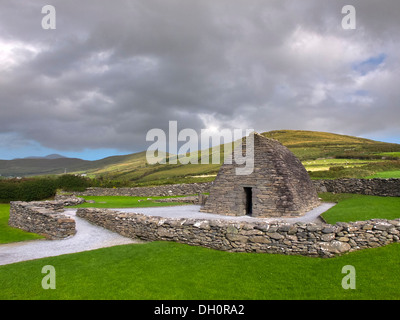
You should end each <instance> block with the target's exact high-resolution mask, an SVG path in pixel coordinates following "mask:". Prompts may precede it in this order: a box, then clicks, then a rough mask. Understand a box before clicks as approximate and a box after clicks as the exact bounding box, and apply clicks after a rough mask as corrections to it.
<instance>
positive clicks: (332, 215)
mask: <svg viewBox="0 0 400 320" xmlns="http://www.w3.org/2000/svg"><path fill="white" fill-rule="evenodd" d="M319 196H320V197H321V198H322V199H323V200H324V201H327V202H337V205H335V206H334V207H333V208H331V209H329V210H328V211H326V212H324V213H323V214H322V217H323V218H324V219H325V221H326V222H328V223H330V224H335V223H336V222H351V221H353V222H354V221H361V220H370V219H388V220H391V219H397V218H400V198H398V197H377V196H366V195H360V194H332V193H322V194H319Z"/></svg>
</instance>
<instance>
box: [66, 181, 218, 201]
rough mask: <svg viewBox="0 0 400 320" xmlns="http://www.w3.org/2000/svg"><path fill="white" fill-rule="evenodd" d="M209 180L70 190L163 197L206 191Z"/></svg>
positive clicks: (77, 194)
mask: <svg viewBox="0 0 400 320" xmlns="http://www.w3.org/2000/svg"><path fill="white" fill-rule="evenodd" d="M210 185H211V182H205V183H187V184H171V185H162V186H156V187H134V188H88V189H86V190H85V191H83V192H72V193H71V194H73V195H76V196H129V197H157V196H158V197H163V196H181V195H182V196H184V195H192V194H198V193H203V192H208V191H209V189H210Z"/></svg>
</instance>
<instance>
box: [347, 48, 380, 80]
mask: <svg viewBox="0 0 400 320" xmlns="http://www.w3.org/2000/svg"><path fill="white" fill-rule="evenodd" d="M386 58H387V55H386V54H385V53H381V54H379V55H377V56H375V57H371V58H369V59H367V60H364V61H361V62H358V63H354V64H353V66H352V69H353V70H355V71H358V72H359V73H361V75H363V76H364V75H366V74H367V73H369V72H371V71H373V70H375V69H376V68H377V67H378V66H379V65H381V64H382V63H383V62H384V61H385V60H386Z"/></svg>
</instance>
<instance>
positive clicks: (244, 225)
mask: <svg viewBox="0 0 400 320" xmlns="http://www.w3.org/2000/svg"><path fill="white" fill-rule="evenodd" d="M77 216H79V217H81V218H84V219H86V220H88V221H90V222H92V223H94V224H96V225H99V226H102V227H104V228H106V229H109V230H111V231H114V232H117V233H119V234H121V235H123V236H126V237H130V238H140V239H142V240H147V241H154V240H167V241H175V242H180V243H186V244H189V245H197V246H204V247H208V248H213V249H217V250H223V251H233V252H264V253H279V254H288V255H305V256H313V257H317V256H319V257H333V256H335V255H338V254H342V253H345V252H350V251H355V250H360V249H365V248H374V247H379V246H384V245H387V244H389V243H392V242H399V234H400V219H396V220H369V221H359V222H354V223H337V224H336V225H330V224H313V223H307V224H306V223H295V224H289V223H285V222H275V223H261V222H240V223H236V222H232V221H228V220H214V219H210V220H200V219H172V218H168V219H167V218H161V217H156V216H147V215H143V214H138V213H124V212H116V211H113V210H107V209H94V208H79V209H78V211H77Z"/></svg>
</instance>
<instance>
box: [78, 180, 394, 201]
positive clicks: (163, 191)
mask: <svg viewBox="0 0 400 320" xmlns="http://www.w3.org/2000/svg"><path fill="white" fill-rule="evenodd" d="M312 182H313V184H314V186H315V188H316V189H317V192H335V193H358V194H366V195H375V196H389V197H400V179H336V180H312ZM212 184H213V183H212V182H205V183H191V184H175V185H163V186H156V187H136V188H88V189H87V190H86V191H83V192H73V193H72V194H74V195H76V196H132V197H156V196H179V195H190V194H198V193H205V192H209V191H210V188H211V186H212Z"/></svg>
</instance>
